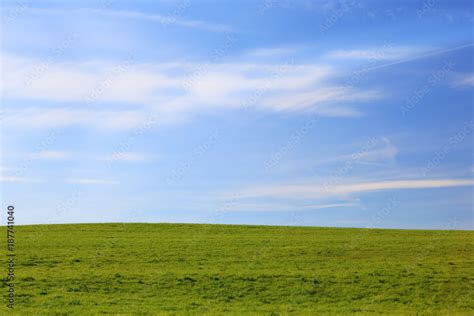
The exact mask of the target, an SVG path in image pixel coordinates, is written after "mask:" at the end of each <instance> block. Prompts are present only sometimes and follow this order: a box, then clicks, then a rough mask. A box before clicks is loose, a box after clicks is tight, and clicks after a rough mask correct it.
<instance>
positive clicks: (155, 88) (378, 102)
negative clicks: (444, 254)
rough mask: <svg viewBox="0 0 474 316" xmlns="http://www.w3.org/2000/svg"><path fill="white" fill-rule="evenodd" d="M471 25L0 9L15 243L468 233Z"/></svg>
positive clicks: (203, 11)
mask: <svg viewBox="0 0 474 316" xmlns="http://www.w3.org/2000/svg"><path fill="white" fill-rule="evenodd" d="M473 22H474V8H473V5H472V2H470V1H441V0H440V1H383V2H382V1H352V0H347V1H287V0H283V1H272V0H262V1H232V2H231V1H118V0H117V1H114V0H104V1H80V2H79V1H76V2H74V1H67V2H65V1H34V2H33V1H30V2H29V1H3V2H2V29H1V60H2V63H1V64H2V69H1V75H2V86H1V93H2V96H1V98H2V99H1V101H2V102H1V103H2V112H1V123H2V128H1V150H2V152H1V158H2V159H1V164H0V168H1V177H0V180H1V195H2V202H3V204H4V205H9V204H12V205H14V206H15V208H16V220H17V222H18V223H19V224H30V223H64V222H119V221H120V222H122V221H123V222H206V223H240V224H272V225H314V226H344V227H392V228H435V229H473V226H474V223H473V203H474V201H473V184H474V180H473V175H474V161H473V153H474V152H473V149H474V138H473V129H474V122H473V97H474V90H473V88H474V72H473V57H472V56H473V53H474V38H473V31H472V30H473ZM2 221H4V217H2Z"/></svg>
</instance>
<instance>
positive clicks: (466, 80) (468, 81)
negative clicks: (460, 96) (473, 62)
mask: <svg viewBox="0 0 474 316" xmlns="http://www.w3.org/2000/svg"><path fill="white" fill-rule="evenodd" d="M456 84H457V85H459V86H470V87H474V74H468V75H463V76H461V77H460V78H459V79H458V80H457V82H456Z"/></svg>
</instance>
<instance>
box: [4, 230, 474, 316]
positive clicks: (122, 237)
mask: <svg viewBox="0 0 474 316" xmlns="http://www.w3.org/2000/svg"><path fill="white" fill-rule="evenodd" d="M473 237H474V232H472V231H413V230H411V231H408V230H378V229H377V230H367V229H343V228H310V227H271V226H230V225H188V224H84V225H82V224H81V225H38V226H19V227H16V235H15V243H16V249H17V250H16V271H15V274H16V301H15V311H16V312H17V313H18V314H21V315H27V314H29V313H30V314H32V315H42V314H44V315H46V314H47V315H51V314H64V315H70V314H84V315H94V314H100V313H102V314H104V313H107V314H142V315H145V314H153V315H156V314H170V315H172V314H188V315H189V314H216V315H220V314H222V313H223V312H228V313H230V314H235V315H238V314H242V313H246V314H258V315H288V314H295V315H301V314H304V315H306V314H308V315H309V314H315V313H324V314H326V313H333V314H338V313H339V314H345V313H349V312H359V313H360V314H371V313H381V312H383V313H385V314H387V313H393V314H400V313H405V314H409V313H420V314H429V315H432V314H448V313H449V314H456V315H457V314H465V315H468V314H471V315H472V314H473V312H474V289H473V280H474V279H473V276H474V265H473V260H474V258H473V254H474V247H473V240H474V238H473ZM0 246H1V249H2V252H3V253H5V248H6V240H5V238H2V239H1V244H0ZM5 258H6V256H5V255H2V268H1V271H4V275H6V273H7V272H6V271H7V262H6V260H5ZM2 292H3V293H6V284H5V280H4V281H3V284H2ZM6 312H7V308H6V295H4V302H2V304H1V307H0V314H2V315H3V314H5V313H6Z"/></svg>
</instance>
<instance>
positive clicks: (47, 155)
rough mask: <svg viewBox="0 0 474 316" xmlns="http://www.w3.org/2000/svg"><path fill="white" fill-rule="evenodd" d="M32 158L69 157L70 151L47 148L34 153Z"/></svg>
mask: <svg viewBox="0 0 474 316" xmlns="http://www.w3.org/2000/svg"><path fill="white" fill-rule="evenodd" d="M30 157H31V158H32V159H64V158H67V157H69V153H67V152H65V151H55V150H45V151H39V152H35V153H32V154H31V155H30Z"/></svg>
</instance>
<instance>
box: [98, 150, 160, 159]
mask: <svg viewBox="0 0 474 316" xmlns="http://www.w3.org/2000/svg"><path fill="white" fill-rule="evenodd" d="M152 158H154V157H153V156H151V155H146V154H140V153H133V152H116V153H113V154H112V155H110V156H107V157H105V160H108V161H144V160H149V159H152Z"/></svg>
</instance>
